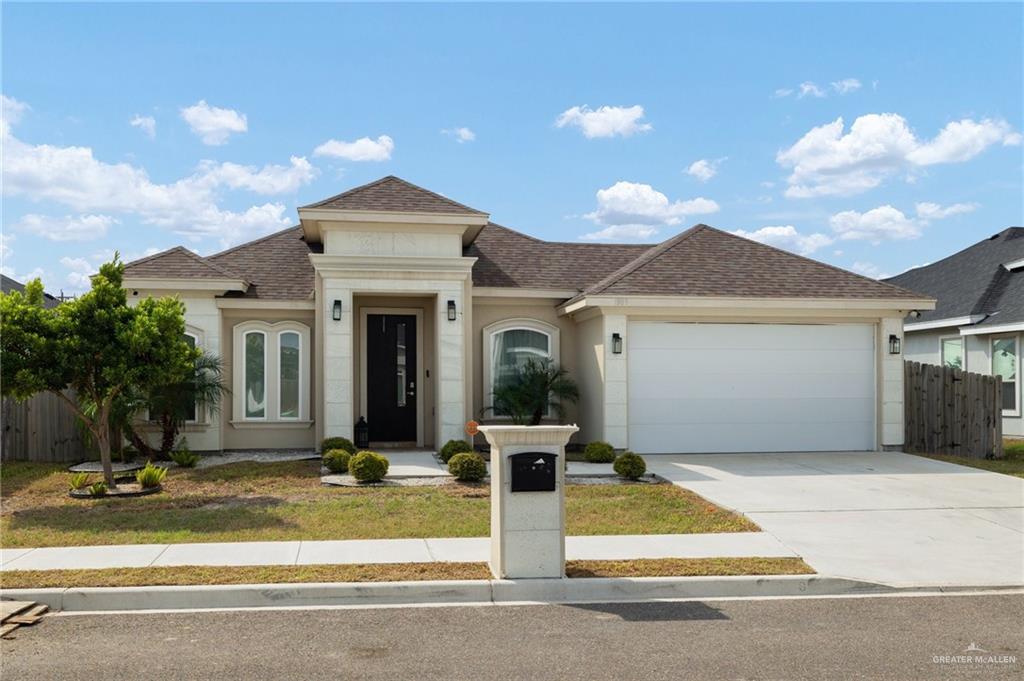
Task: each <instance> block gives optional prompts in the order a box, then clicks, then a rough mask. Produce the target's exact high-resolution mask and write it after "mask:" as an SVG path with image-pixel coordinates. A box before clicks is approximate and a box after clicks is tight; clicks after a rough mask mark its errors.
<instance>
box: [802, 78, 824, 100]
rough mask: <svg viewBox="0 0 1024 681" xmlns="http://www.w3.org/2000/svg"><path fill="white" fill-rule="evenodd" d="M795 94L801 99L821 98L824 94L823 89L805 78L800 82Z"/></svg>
mask: <svg viewBox="0 0 1024 681" xmlns="http://www.w3.org/2000/svg"><path fill="white" fill-rule="evenodd" d="M796 96H797V98H798V99H803V98H804V97H818V98H821V97H824V96H825V91H824V90H822V89H821V88H820V87H818V86H817V85H816V84H814V83H812V82H811V81H809V80H805V81H804V82H802V83H800V92H798V93H797V95H796Z"/></svg>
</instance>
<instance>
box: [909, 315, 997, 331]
mask: <svg viewBox="0 0 1024 681" xmlns="http://www.w3.org/2000/svg"><path fill="white" fill-rule="evenodd" d="M987 316H988V315H984V314H972V315H965V316H963V317H947V318H945V319H933V320H931V321H927V322H912V323H910V324H904V325H903V330H904V331H906V332H908V333H913V332H914V331H927V330H928V329H944V328H946V327H949V326H970V325H971V324H977V323H978V322H980V321H982V320H983V319H985V317H987Z"/></svg>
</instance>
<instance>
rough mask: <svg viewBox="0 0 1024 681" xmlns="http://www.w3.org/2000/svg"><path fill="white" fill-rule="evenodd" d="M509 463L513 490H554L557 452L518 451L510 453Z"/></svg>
mask: <svg viewBox="0 0 1024 681" xmlns="http://www.w3.org/2000/svg"><path fill="white" fill-rule="evenodd" d="M508 458H509V464H510V465H511V467H512V491H513V492H554V491H555V479H556V477H555V465H556V464H557V461H558V455H557V454H551V453H550V452H520V453H519V454H512V455H511V456H509V457H508Z"/></svg>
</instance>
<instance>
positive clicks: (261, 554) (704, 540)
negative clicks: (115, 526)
mask: <svg viewBox="0 0 1024 681" xmlns="http://www.w3.org/2000/svg"><path fill="white" fill-rule="evenodd" d="M490 541H491V540H490V539H489V538H487V537H469V538H447V539H365V540H364V539H355V540H344V541H281V542H237V543H221V544H212V543H211V544H135V545H121V546H69V547H54V548H39V549H3V550H0V563H2V569H3V570H70V569H96V568H122V567H123V568H131V567H149V566H174V565H224V566H229V565H321V564H345V563H349V564H351V563H430V562H449V563H457V562H485V561H487V560H488V558H489V556H490ZM565 551H566V558H568V559H570V560H572V559H576V560H626V559H631V558H677V557H678V558H715V557H741V556H757V557H787V556H794V555H796V554H794V553H793V552H792V551H791V550H790V549H788V548H786V547H785V546H783V545H782V544H781V543H780V542H779V541H778V540H776V539H775V538H774V537H772V536H771V535H769V534H766V533H764V532H732V533H721V534H669V535H658V534H651V535H620V536H596V537H567V538H566V547H565Z"/></svg>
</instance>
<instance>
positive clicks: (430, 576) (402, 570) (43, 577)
mask: <svg viewBox="0 0 1024 681" xmlns="http://www.w3.org/2000/svg"><path fill="white" fill-rule="evenodd" d="M813 573H814V570H812V569H811V568H810V566H808V565H807V564H806V563H804V562H803V561H802V560H800V559H799V558H665V559H657V560H570V561H568V562H567V563H566V574H567V575H568V576H569V577H583V578H585V577H698V576H722V575H804V574H813ZM462 579H491V572H490V570H489V569H488V567H487V564H486V563H392V564H380V563H375V564H367V565H299V566H293V565H270V566H246V567H206V566H184V567H146V568H120V569H114V568H112V569H104V570H10V571H5V572H3V573H0V582H2V586H3V588H5V589H44V588H73V587H74V588H81V587H121V586H188V585H198V584H205V585H209V584H298V583H314V582H316V583H319V582H326V583H332V582H406V581H426V580H462Z"/></svg>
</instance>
